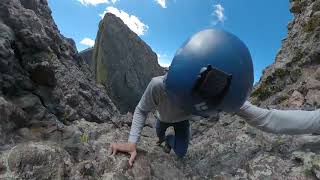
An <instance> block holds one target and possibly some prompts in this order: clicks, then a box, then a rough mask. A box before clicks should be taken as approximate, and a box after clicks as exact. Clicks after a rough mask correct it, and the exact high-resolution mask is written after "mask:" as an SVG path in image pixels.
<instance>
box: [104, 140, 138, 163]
mask: <svg viewBox="0 0 320 180" xmlns="http://www.w3.org/2000/svg"><path fill="white" fill-rule="evenodd" d="M117 152H125V153H129V154H130V159H129V165H130V167H132V165H133V162H134V160H135V158H136V156H137V148H136V144H134V143H130V142H128V143H112V144H111V145H110V154H112V155H115V154H116V153H117Z"/></svg>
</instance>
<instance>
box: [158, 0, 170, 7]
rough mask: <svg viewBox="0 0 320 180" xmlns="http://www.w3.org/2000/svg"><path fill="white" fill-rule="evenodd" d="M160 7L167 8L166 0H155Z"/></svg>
mask: <svg viewBox="0 0 320 180" xmlns="http://www.w3.org/2000/svg"><path fill="white" fill-rule="evenodd" d="M155 1H156V2H157V3H158V4H159V5H160V6H161V7H163V8H167V6H166V0H155Z"/></svg>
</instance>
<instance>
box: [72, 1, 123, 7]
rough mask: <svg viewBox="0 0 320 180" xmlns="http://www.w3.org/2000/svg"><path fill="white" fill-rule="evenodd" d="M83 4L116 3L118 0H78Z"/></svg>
mask: <svg viewBox="0 0 320 180" xmlns="http://www.w3.org/2000/svg"><path fill="white" fill-rule="evenodd" d="M78 1H79V2H80V3H81V4H82V5H85V6H88V5H93V6H96V5H98V4H110V3H112V4H114V3H116V2H117V1H118V0H78Z"/></svg>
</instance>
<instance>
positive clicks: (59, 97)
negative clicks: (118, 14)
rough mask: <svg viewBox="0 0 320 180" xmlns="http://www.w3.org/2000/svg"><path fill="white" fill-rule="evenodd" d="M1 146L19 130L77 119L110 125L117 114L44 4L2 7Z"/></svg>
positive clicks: (9, 2)
mask: <svg viewBox="0 0 320 180" xmlns="http://www.w3.org/2000/svg"><path fill="white" fill-rule="evenodd" d="M0 114H1V116H0V120H1V121H0V125H1V130H0V134H1V135H0V140H1V141H0V146H1V147H2V145H3V144H4V143H7V141H9V140H10V139H8V138H5V137H6V136H7V135H8V134H10V132H11V131H13V130H16V129H17V128H21V127H25V126H29V125H30V123H35V122H39V121H49V122H51V123H54V122H55V123H56V124H59V125H63V124H68V122H72V121H74V120H77V119H81V118H84V119H86V120H87V121H94V122H107V121H109V122H110V119H111V118H112V117H113V116H114V115H117V114H119V112H118V110H117V109H116V107H115V106H114V105H113V103H112V102H111V100H110V98H109V97H108V95H107V94H106V91H105V90H104V88H103V86H101V85H98V84H96V82H95V81H94V79H93V78H92V75H91V74H90V72H89V68H88V66H87V65H86V64H85V63H84V62H83V60H82V59H81V58H80V57H79V56H78V54H77V51H76V48H75V46H74V42H73V40H71V39H67V38H65V37H63V36H62V35H61V34H60V33H59V30H58V29H57V26H56V25H55V23H54V22H53V19H52V17H51V11H50V9H49V7H48V4H47V1H46V0H41V1H40V0H21V1H19V0H2V1H1V2H0Z"/></svg>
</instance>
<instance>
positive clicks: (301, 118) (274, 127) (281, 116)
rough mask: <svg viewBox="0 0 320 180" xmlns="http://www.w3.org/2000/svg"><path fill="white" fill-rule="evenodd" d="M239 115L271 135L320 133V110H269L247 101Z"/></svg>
mask: <svg viewBox="0 0 320 180" xmlns="http://www.w3.org/2000/svg"><path fill="white" fill-rule="evenodd" d="M237 115H238V116H240V117H242V118H244V119H245V120H246V122H247V123H248V124H250V125H251V126H253V127H256V128H258V129H261V130H262V131H266V132H270V133H275V134H289V135H296V134H311V133H318V132H320V110H315V111H302V110H276V109H272V110H269V109H263V108H259V107H257V106H254V105H252V104H251V103H250V102H248V101H247V102H245V103H244V105H243V106H242V107H241V108H240V110H239V111H238V112H237Z"/></svg>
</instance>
